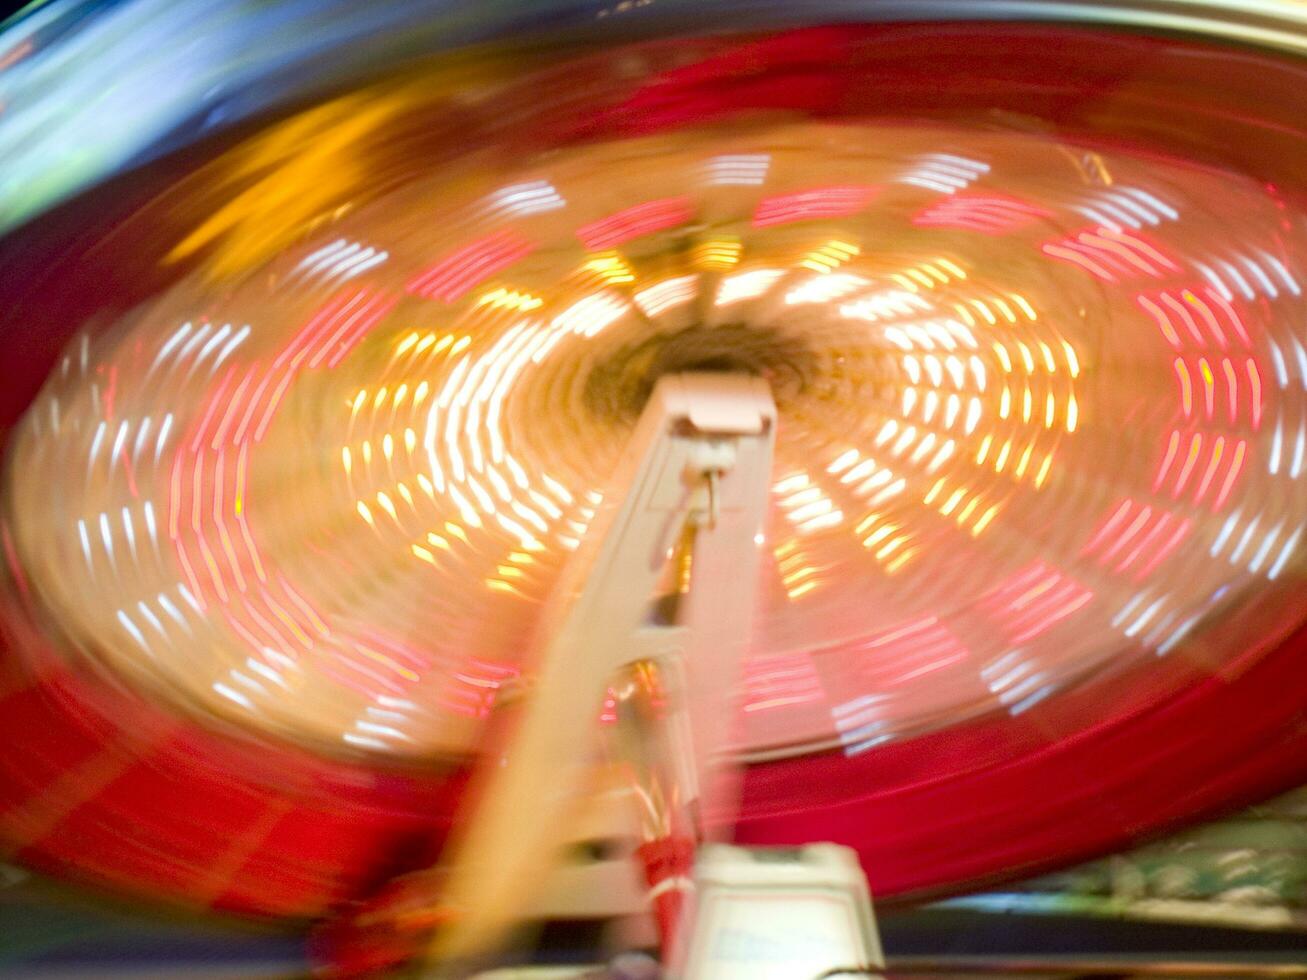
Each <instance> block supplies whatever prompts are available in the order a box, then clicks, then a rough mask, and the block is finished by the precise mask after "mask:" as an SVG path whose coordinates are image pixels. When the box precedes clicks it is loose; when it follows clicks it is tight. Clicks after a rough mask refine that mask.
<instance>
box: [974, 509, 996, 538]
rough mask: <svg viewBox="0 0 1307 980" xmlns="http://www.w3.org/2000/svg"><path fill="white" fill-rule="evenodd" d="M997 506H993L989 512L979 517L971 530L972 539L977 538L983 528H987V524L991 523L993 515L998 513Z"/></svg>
mask: <svg viewBox="0 0 1307 980" xmlns="http://www.w3.org/2000/svg"><path fill="white" fill-rule="evenodd" d="M998 506H999V505H998V504H995V505H994V506H993V507H991V508H989V510H987V511H985V513H984V514H982V515H981V517H980V520H978V521H976V524H975V526H974V527H973V528H972V529H971V536H972V537H973V538H974V537H979V536H980V533H981V532H982V531H984V530H985V528H987V527H989V522H990V521H992V520H993V519H994V515H995V514H997V513H998Z"/></svg>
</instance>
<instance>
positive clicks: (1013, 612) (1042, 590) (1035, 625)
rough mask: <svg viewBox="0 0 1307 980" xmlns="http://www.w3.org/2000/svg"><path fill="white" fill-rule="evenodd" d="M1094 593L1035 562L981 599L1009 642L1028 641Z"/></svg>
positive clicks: (1045, 630) (1064, 617)
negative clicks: (1006, 634) (1004, 632)
mask: <svg viewBox="0 0 1307 980" xmlns="http://www.w3.org/2000/svg"><path fill="white" fill-rule="evenodd" d="M1093 597H1094V593H1093V591H1092V590H1090V589H1087V588H1085V587H1084V586H1083V585H1081V584H1080V583H1079V582H1076V581H1075V580H1074V579H1071V578H1070V577H1068V576H1065V575H1063V574H1061V573H1060V572H1057V571H1054V570H1053V569H1051V568H1049V567H1048V566H1047V565H1045V564H1044V563H1043V562H1035V563H1034V564H1033V565H1032V566H1030V567H1029V568H1027V569H1026V570H1025V571H1023V572H1018V573H1017V574H1016V575H1014V576H1013V577H1012V578H1011V579H1010V580H1009V581H1008V582H1005V583H1003V584H1001V585H999V586H997V587H996V588H994V589H992V590H991V591H990V592H988V593H986V595H985V596H984V597H982V600H981V608H983V609H985V610H986V611H987V612H988V613H990V615H991V616H993V617H994V618H995V619H996V621H997V622H998V623H999V624H1000V625H1001V626H1002V627H1003V628H1004V630H1005V631H1006V632H1007V633H1008V636H1009V639H1010V640H1011V642H1012V643H1027V642H1029V641H1030V640H1033V639H1035V638H1036V637H1038V636H1041V635H1042V634H1044V633H1046V632H1047V631H1048V630H1050V629H1052V628H1053V627H1054V626H1056V625H1057V624H1058V623H1059V622H1062V621H1063V620H1065V619H1066V618H1068V617H1069V616H1071V615H1072V614H1073V613H1075V612H1077V611H1078V610H1079V609H1081V608H1083V607H1084V606H1085V605H1086V604H1087V603H1088V602H1089V601H1090V600H1091V599H1093Z"/></svg>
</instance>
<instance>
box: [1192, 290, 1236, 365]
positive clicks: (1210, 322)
mask: <svg viewBox="0 0 1307 980" xmlns="http://www.w3.org/2000/svg"><path fill="white" fill-rule="evenodd" d="M1180 295H1181V296H1183V297H1184V301H1185V302H1186V303H1188V304H1189V305H1190V306H1192V307H1193V308H1194V309H1196V310H1197V311H1198V315H1199V316H1201V317H1202V318H1203V322H1204V323H1206V324H1207V329H1208V330H1209V331H1210V332H1211V334H1212V336H1213V337H1215V338H1216V343H1217V346H1218V347H1220V348H1221V350H1225V349H1226V348H1227V347H1229V346H1230V341H1229V338H1227V337H1226V336H1225V331H1224V330H1222V329H1221V324H1220V323H1219V322H1218V321H1217V319H1216V314H1215V313H1213V312H1212V308H1211V307H1210V306H1208V305H1207V304H1206V303H1204V302H1203V301H1202V300H1201V299H1199V298H1198V297H1197V296H1195V295H1194V293H1193V291H1192V290H1189V289H1186V290H1185V291H1184V292H1183V293H1181V294H1180ZM1181 309H1183V307H1181ZM1199 342H1200V343H1201V341H1199Z"/></svg>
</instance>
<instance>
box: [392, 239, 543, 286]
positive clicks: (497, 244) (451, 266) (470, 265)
mask: <svg viewBox="0 0 1307 980" xmlns="http://www.w3.org/2000/svg"><path fill="white" fill-rule="evenodd" d="M533 251H535V243H534V242H531V241H528V240H527V239H526V238H524V237H522V236H521V235H520V234H518V233H517V232H515V231H510V230H505V231H498V232H495V233H494V234H492V235H487V236H486V237H485V238H481V239H478V240H477V241H475V242H472V243H471V244H470V245H465V246H464V247H463V248H460V249H456V250H455V251H453V252H450V253H449V254H447V255H445V256H444V257H443V258H441V259H440V260H439V261H438V262H436V263H435V264H434V265H432V266H431V267H430V268H428V269H427V270H426V271H424V272H422V273H421V274H419V275H418V276H417V277H416V278H414V279H413V280H412V281H411V282H410V283H409V284H408V291H409V292H410V293H415V294H417V295H419V296H425V297H426V298H427V299H436V300H441V301H443V302H446V303H452V302H454V301H455V300H457V299H458V298H459V297H461V296H463V295H465V294H466V293H468V292H469V291H470V290H472V289H475V288H476V287H477V286H478V285H479V284H481V283H483V282H485V281H486V280H487V279H489V278H490V277H491V276H493V275H496V274H498V273H500V272H503V271H504V270H505V269H507V268H508V267H509V266H511V265H513V264H514V263H516V262H518V261H520V260H521V259H524V258H526V257H527V256H528V255H530V254H531V253H532V252H533Z"/></svg>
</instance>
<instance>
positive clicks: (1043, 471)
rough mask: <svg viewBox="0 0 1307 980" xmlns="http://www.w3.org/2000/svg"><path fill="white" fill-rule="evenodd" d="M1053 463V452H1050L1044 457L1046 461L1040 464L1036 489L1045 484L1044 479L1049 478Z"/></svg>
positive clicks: (1036, 475) (1036, 477) (1036, 478)
mask: <svg viewBox="0 0 1307 980" xmlns="http://www.w3.org/2000/svg"><path fill="white" fill-rule="evenodd" d="M1052 465H1053V454H1052V453H1049V454H1048V455H1047V456H1045V457H1044V462H1043V463H1041V464H1040V466H1039V472H1038V473H1036V474H1035V489H1036V490H1038V489H1039V488H1040V487H1042V486H1043V485H1044V481H1045V480H1046V479H1048V472H1049V469H1050V468H1051V467H1052Z"/></svg>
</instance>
